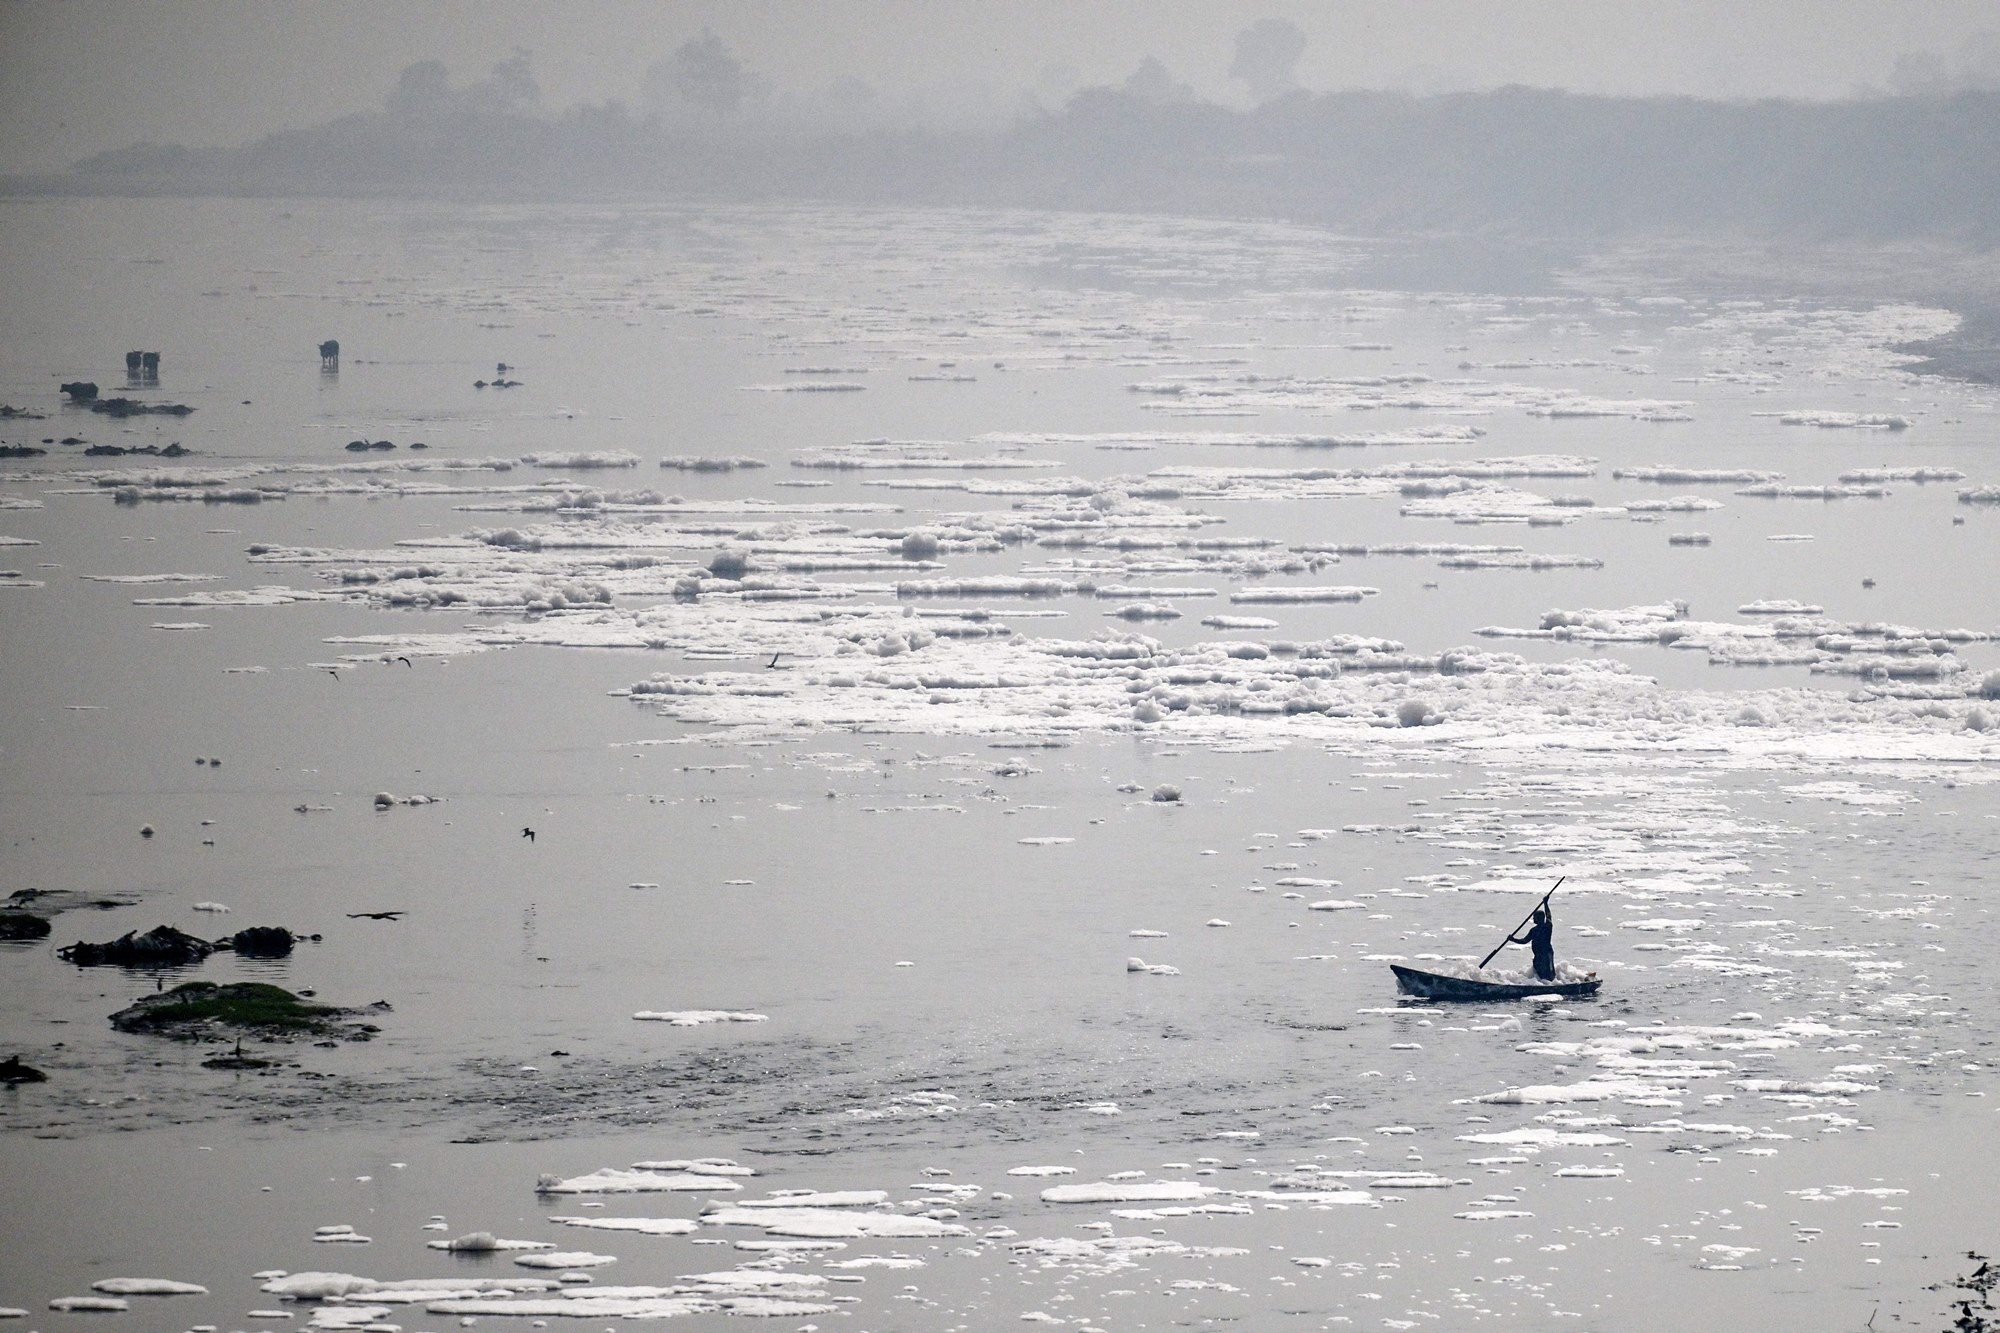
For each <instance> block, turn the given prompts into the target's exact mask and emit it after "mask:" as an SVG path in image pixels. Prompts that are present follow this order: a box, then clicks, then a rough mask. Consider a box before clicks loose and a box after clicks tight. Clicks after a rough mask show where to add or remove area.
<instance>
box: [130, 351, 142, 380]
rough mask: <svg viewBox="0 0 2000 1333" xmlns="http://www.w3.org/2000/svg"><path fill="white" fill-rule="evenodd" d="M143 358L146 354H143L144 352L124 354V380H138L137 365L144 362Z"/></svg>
mask: <svg viewBox="0 0 2000 1333" xmlns="http://www.w3.org/2000/svg"><path fill="white" fill-rule="evenodd" d="M145 358H146V354H145V353H144V352H127V353H125V378H126V379H128V380H136V379H138V378H139V365H140V363H141V362H142V361H144V360H145Z"/></svg>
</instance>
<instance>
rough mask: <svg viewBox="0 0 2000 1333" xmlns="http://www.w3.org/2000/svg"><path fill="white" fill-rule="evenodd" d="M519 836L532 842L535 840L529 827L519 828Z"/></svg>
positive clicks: (533, 833) (533, 832)
mask: <svg viewBox="0 0 2000 1333" xmlns="http://www.w3.org/2000/svg"><path fill="white" fill-rule="evenodd" d="M521 836H522V837H524V838H526V839H527V840H528V841H529V842H533V841H534V840H535V831H534V830H533V829H531V828H524V829H522V830H521Z"/></svg>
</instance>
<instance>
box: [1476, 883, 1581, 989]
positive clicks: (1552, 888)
mask: <svg viewBox="0 0 2000 1333" xmlns="http://www.w3.org/2000/svg"><path fill="white" fill-rule="evenodd" d="M1568 878H1569V876H1568V875H1564V876H1563V877H1562V879H1558V880H1557V881H1556V882H1555V883H1554V884H1552V885H1550V886H1549V891H1548V892H1547V893H1545V894H1543V895H1542V901H1541V902H1539V903H1536V904H1535V906H1534V911H1531V912H1529V913H1528V914H1527V915H1526V916H1524V917H1522V918H1521V926H1525V925H1527V924H1528V923H1529V922H1530V921H1533V920H1534V919H1535V912H1539V911H1541V910H1542V904H1543V903H1546V902H1548V900H1549V899H1551V898H1553V897H1555V896H1556V890H1557V889H1559V888H1561V887H1562V886H1563V880H1564V879H1568ZM1521 926H1516V927H1514V930H1519V929H1520V928H1521ZM1514 930H1510V931H1508V932H1507V939H1504V940H1501V941H1500V943H1499V944H1497V945H1495V946H1494V948H1493V953H1489V954H1487V955H1486V956H1485V957H1484V958H1482V959H1480V960H1479V965H1480V966H1481V967H1485V966H1486V965H1487V964H1488V963H1490V962H1492V961H1493V954H1496V953H1499V952H1500V950H1502V949H1504V948H1506V947H1507V943H1508V941H1509V940H1512V939H1513V938H1514Z"/></svg>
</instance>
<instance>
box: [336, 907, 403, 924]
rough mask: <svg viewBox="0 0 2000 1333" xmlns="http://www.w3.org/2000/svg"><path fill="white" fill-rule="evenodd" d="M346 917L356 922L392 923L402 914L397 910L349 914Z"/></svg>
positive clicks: (400, 910)
mask: <svg viewBox="0 0 2000 1333" xmlns="http://www.w3.org/2000/svg"><path fill="white" fill-rule="evenodd" d="M348 915H349V916H351V917H353V918H354V919H355V920H357V921H394V920H395V919H396V918H397V917H400V916H401V915H403V913H402V909H400V908H399V909H397V910H396V911H393V912H349V913H348Z"/></svg>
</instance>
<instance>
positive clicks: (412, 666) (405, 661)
mask: <svg viewBox="0 0 2000 1333" xmlns="http://www.w3.org/2000/svg"><path fill="white" fill-rule="evenodd" d="M396 660H397V661H398V662H401V663H402V664H403V665H404V666H406V667H409V668H410V669H411V670H412V671H414V670H416V666H417V664H416V663H415V662H412V661H411V660H410V659H409V658H407V657H399V658H397V659H396Z"/></svg>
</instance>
